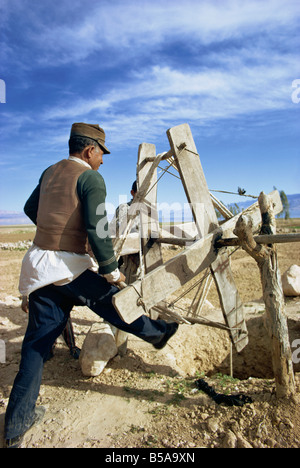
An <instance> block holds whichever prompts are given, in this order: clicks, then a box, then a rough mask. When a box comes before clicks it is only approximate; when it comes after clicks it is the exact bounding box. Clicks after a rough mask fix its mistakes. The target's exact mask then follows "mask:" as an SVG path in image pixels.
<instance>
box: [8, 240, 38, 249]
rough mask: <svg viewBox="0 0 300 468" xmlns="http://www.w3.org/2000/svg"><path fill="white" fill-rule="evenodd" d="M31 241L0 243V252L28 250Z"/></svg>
mask: <svg viewBox="0 0 300 468" xmlns="http://www.w3.org/2000/svg"><path fill="white" fill-rule="evenodd" d="M31 246H32V241H30V240H28V241H19V242H0V250H28V249H29V248H30V247H31Z"/></svg>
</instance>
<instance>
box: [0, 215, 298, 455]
mask: <svg viewBox="0 0 300 468" xmlns="http://www.w3.org/2000/svg"><path fill="white" fill-rule="evenodd" d="M280 226H281V228H284V229H288V230H291V229H295V228H296V229H297V228H298V229H299V228H300V221H298V222H294V223H293V225H288V226H283V225H282V223H281V225H280ZM33 235H34V230H33V229H32V228H26V227H13V228H8V227H6V228H0V243H3V242H14V243H16V242H18V241H20V240H22V241H27V240H32V238H33ZM24 253H25V252H24V251H16V250H0V339H1V340H4V342H5V345H6V363H5V364H0V447H2V436H3V423H4V414H5V408H6V405H7V402H8V397H9V394H10V390H11V386H12V384H13V380H14V377H15V375H16V373H17V371H18V364H19V358H20V348H21V344H22V338H23V335H24V332H25V329H26V322H27V317H26V315H25V314H24V312H22V310H21V308H20V298H19V292H18V276H19V272H20V266H21V261H22V258H23V256H24ZM176 253H177V251H174V250H173V249H165V257H166V258H168V257H170V256H171V255H174V254H176ZM278 256H279V263H280V269H281V272H282V273H283V272H284V271H285V270H286V269H287V268H288V267H289V266H291V265H292V264H295V263H296V264H298V265H300V245H299V244H285V245H280V246H278ZM231 265H232V270H233V273H234V276H235V280H236V283H237V286H238V289H239V292H240V295H241V297H242V300H243V301H244V303H245V305H246V307H245V310H246V314H247V316H246V317H247V325H248V331H249V339H250V342H249V345H248V346H247V348H245V350H244V351H243V352H242V353H240V354H239V355H237V354H236V353H235V352H233V371H234V373H233V377H229V356H230V341H229V338H228V334H227V332H225V331H222V330H218V329H214V328H208V327H203V326H200V325H194V326H190V325H181V326H180V329H179V332H178V333H177V335H176V337H174V338H173V339H172V340H171V341H170V344H169V345H168V346H167V347H166V348H165V349H164V350H162V351H159V352H157V351H156V350H154V348H152V347H151V346H150V345H147V344H145V343H144V342H142V341H141V340H138V339H137V338H135V337H130V339H129V345H128V352H127V354H126V356H124V357H120V356H117V357H115V358H114V359H113V360H112V361H110V363H109V364H108V366H107V367H106V369H105V370H104V372H103V373H102V374H101V375H100V376H98V377H94V378H86V377H84V376H83V375H82V373H81V369H80V366H79V363H78V361H75V360H74V359H73V358H72V357H71V356H70V355H69V352H68V349H67V347H66V346H65V344H64V342H63V341H62V340H59V342H58V344H57V347H56V350H55V356H54V358H53V359H52V360H50V361H49V362H48V363H46V365H45V370H44V375H43V382H42V387H41V392H40V396H39V400H38V404H41V405H43V406H45V407H46V409H47V412H46V416H45V419H44V421H43V422H42V424H41V425H40V426H39V427H37V428H33V429H32V430H31V431H29V432H28V434H27V435H26V439H25V441H24V447H30V448H31V447H38V448H53V447H56V448H66V447H78V448H79V447H85V448H99V447H110V448H121V447H122V448H127V447H146V448H154V447H163V448H174V447H175V448H190V449H193V448H197V447H216V448H219V447H229V448H233V447H242V448H248V447H249V448H250V447H254V448H256V447H257V448H260V447H261V448H263V447H266V448H269V447H272V448H273V447H276V448H277V447H278V448H279V447H297V448H299V447H300V409H299V408H300V407H299V402H300V374H299V372H300V367H299V364H296V365H295V378H296V384H297V395H296V397H295V398H294V399H290V400H288V401H282V400H277V399H276V396H275V385H274V380H273V378H272V366H271V356H270V350H269V345H268V339H267V336H266V332H265V329H264V325H263V315H264V304H263V303H262V300H261V297H262V293H261V286H260V279H259V274H258V269H257V266H256V264H255V262H254V261H253V260H252V259H251V258H249V256H248V255H247V254H246V253H244V252H243V251H242V250H238V251H237V252H236V253H235V254H234V255H232V259H231ZM191 298H192V296H191V294H190V295H188V297H187V298H185V299H184V301H183V302H182V303H181V306H182V307H187V306H188V305H189V302H190V300H191ZM207 299H208V301H209V303H210V304H211V305H212V307H211V306H209V305H207V306H206V307H205V308H204V310H203V315H205V316H206V317H209V318H211V319H213V320H217V321H222V320H223V319H222V314H221V311H220V310H219V300H218V296H217V293H216V290H215V288H214V286H213V287H212V288H211V290H210V293H209V296H208V298H207ZM286 310H287V315H288V318H289V322H288V323H289V331H290V341H291V343H293V342H294V340H295V339H297V338H298V339H299V338H300V298H299V297H298V298H290V299H286ZM72 318H73V325H74V329H75V334H76V340H77V345H78V346H79V347H81V346H82V344H83V342H84V339H85V337H86V334H87V332H88V331H89V329H90V326H91V325H92V324H93V323H95V322H96V321H98V320H100V319H98V318H97V317H96V316H95V315H94V314H93V313H92V312H91V311H89V310H88V309H87V308H85V307H76V308H74V310H73V312H72ZM203 376H206V379H207V381H208V383H209V384H210V385H213V386H214V388H215V389H216V390H217V391H219V392H221V393H241V392H242V393H244V394H246V395H248V396H250V397H251V398H252V400H253V403H251V404H250V403H248V404H246V405H245V406H244V407H227V406H224V405H217V404H215V403H214V401H213V400H212V399H210V398H209V397H208V396H207V395H205V394H204V393H202V392H199V391H198V390H197V388H196V385H195V381H196V380H197V379H198V378H199V377H203Z"/></svg>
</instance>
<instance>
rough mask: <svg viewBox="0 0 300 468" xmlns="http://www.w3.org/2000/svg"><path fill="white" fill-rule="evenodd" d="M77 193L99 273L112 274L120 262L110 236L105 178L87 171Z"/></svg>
mask: <svg viewBox="0 0 300 468" xmlns="http://www.w3.org/2000/svg"><path fill="white" fill-rule="evenodd" d="M77 193H78V197H79V199H80V201H81V203H82V207H83V217H84V223H85V227H86V230H87V233H88V240H89V243H90V246H91V248H92V251H93V253H94V255H95V257H96V260H97V262H98V265H99V273H100V274H102V275H105V274H108V273H112V272H113V271H114V270H116V269H117V268H118V262H117V260H116V258H115V253H114V249H113V245H112V240H111V238H110V236H109V230H108V222H107V217H106V211H105V198H106V187H105V182H104V180H103V177H102V176H101V175H100V174H99V173H98V172H97V171H92V170H91V171H85V172H84V173H83V174H81V176H80V177H79V178H78V182H77Z"/></svg>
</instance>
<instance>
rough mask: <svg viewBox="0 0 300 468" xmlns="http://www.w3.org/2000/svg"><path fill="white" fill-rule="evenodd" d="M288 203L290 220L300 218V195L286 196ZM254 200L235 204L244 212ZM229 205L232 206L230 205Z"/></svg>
mask: <svg viewBox="0 0 300 468" xmlns="http://www.w3.org/2000/svg"><path fill="white" fill-rule="evenodd" d="M287 199H288V202H289V204H290V217H291V218H300V194H299V193H296V194H294V195H287ZM253 202H255V200H250V199H249V201H245V202H241V203H240V202H238V201H237V202H236V204H237V205H238V206H239V207H240V208H241V210H242V211H243V210H245V209H246V208H248V206H250V205H252V204H253ZM231 205H234V203H232V204H231Z"/></svg>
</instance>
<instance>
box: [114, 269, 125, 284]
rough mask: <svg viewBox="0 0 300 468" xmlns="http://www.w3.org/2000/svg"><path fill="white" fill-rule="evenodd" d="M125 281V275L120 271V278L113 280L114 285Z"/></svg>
mask: <svg viewBox="0 0 300 468" xmlns="http://www.w3.org/2000/svg"><path fill="white" fill-rule="evenodd" d="M125 282H126V276H124V275H123V273H121V272H120V278H119V279H118V281H115V284H116V285H119V284H120V283H125Z"/></svg>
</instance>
